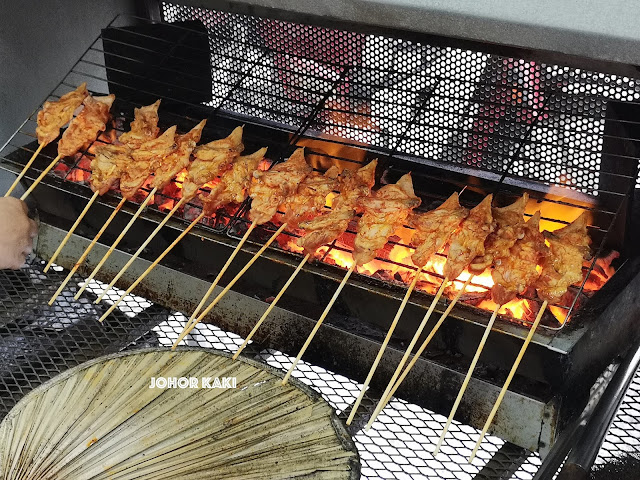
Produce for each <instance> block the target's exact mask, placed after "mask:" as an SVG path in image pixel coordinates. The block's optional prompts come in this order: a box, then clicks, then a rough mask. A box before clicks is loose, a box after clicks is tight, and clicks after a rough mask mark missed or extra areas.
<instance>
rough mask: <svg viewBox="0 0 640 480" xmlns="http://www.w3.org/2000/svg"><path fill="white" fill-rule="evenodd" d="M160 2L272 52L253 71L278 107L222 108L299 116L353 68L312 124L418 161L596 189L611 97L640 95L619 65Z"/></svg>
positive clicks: (222, 43) (216, 38) (173, 16)
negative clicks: (571, 63)
mask: <svg viewBox="0 0 640 480" xmlns="http://www.w3.org/2000/svg"><path fill="white" fill-rule="evenodd" d="M162 10H163V15H164V19H165V20H167V21H169V22H174V21H178V20H191V19H198V20H200V21H202V22H203V23H204V24H205V25H206V26H207V28H208V29H209V32H210V35H211V36H212V42H214V43H215V46H216V49H218V51H221V52H224V51H225V49H228V48H232V46H233V45H234V44H235V43H236V42H240V43H244V44H246V45H248V46H255V45H265V46H266V47H268V48H269V49H270V50H271V51H272V52H273V53H272V54H270V55H268V56H265V57H264V58H263V60H262V63H261V65H260V66H259V67H254V68H253V70H254V72H255V75H254V74H251V75H250V77H252V78H253V77H255V78H259V79H260V81H261V82H264V83H267V84H270V83H271V82H273V84H274V85H275V86H274V89H275V90H274V92H276V93H277V98H278V99H279V100H278V101H277V102H276V103H275V104H274V107H277V108H276V110H277V111H278V112H279V115H270V114H269V113H267V112H265V111H264V110H256V109H255V103H254V102H252V100H255V99H253V98H252V97H251V95H250V94H249V93H247V94H246V95H245V94H243V92H242V90H240V91H239V92H237V94H236V95H234V99H233V101H227V102H226V103H225V104H224V105H223V108H230V109H232V110H235V111H237V112H240V113H245V114H247V115H260V116H261V117H262V118H266V119H273V120H276V121H284V123H288V124H290V125H292V126H295V125H296V123H295V118H296V117H297V116H298V115H299V114H300V109H301V105H300V103H301V102H302V103H304V102H305V101H308V100H309V99H310V97H309V94H308V89H311V90H313V86H314V82H331V81H335V80H337V79H338V78H339V77H340V75H345V77H344V81H342V82H340V85H339V86H338V88H337V89H336V90H335V91H334V92H333V93H332V95H331V96H330V97H329V98H328V100H327V101H326V102H325V104H324V106H323V108H322V110H321V111H320V112H319V114H318V116H317V118H316V119H315V120H314V122H313V123H312V124H311V126H310V128H311V129H312V130H316V131H318V132H321V133H322V134H324V135H327V136H337V137H341V138H344V139H348V140H351V141H353V142H359V143H363V144H367V145H370V146H371V147H372V148H373V149H376V148H378V149H380V150H383V151H384V150H390V149H393V148H394V147H396V146H397V149H398V151H399V152H401V153H405V154H408V155H411V156H414V157H416V159H417V161H421V160H422V161H430V160H432V161H440V162H449V163H453V164H456V165H458V166H460V167H477V168H480V169H482V170H486V171H490V172H496V173H502V172H503V171H504V170H505V167H506V166H508V172H507V175H508V176H509V177H514V178H518V177H524V178H529V179H537V180H540V181H542V182H543V183H545V184H547V185H564V186H569V187H572V188H574V189H577V190H579V191H582V192H585V193H589V194H595V195H597V194H598V190H599V185H600V183H601V182H600V180H601V178H600V175H601V172H600V170H601V169H600V166H601V155H602V145H603V140H604V139H605V138H606V136H607V134H606V133H605V130H604V120H605V115H606V110H607V105H608V103H609V102H610V101H623V102H633V103H636V102H637V101H638V99H639V98H640V86H639V85H638V83H637V81H636V80H634V79H631V78H627V77H620V76H617V75H607V74H603V73H596V72H589V71H585V70H581V69H574V68H568V67H562V66H557V65H546V64H541V63H537V62H531V61H526V60H523V59H518V58H506V57H501V56H497V55H489V54H486V53H483V52H476V51H469V50H462V49H458V48H450V47H437V46H432V45H426V44H423V43H418V42H412V41H408V40H402V39H398V38H391V37H384V36H379V35H365V34H358V33H354V32H349V31H342V30H332V29H327V28H321V27H313V26H305V25H299V24H294V23H289V22H284V21H278V20H270V19H261V18H257V17H249V16H245V15H239V14H231V13H224V12H215V11H209V10H204V9H199V8H195V7H185V6H180V5H175V4H171V3H167V2H163V4H162ZM214 51H215V50H214ZM248 51H249V52H251V49H250V48H249V50H248ZM218 55H220V54H219V53H215V54H213V55H212V68H213V70H214V71H216V70H218V59H217V58H216V57H217V56H218ZM343 68H346V69H348V72H346V73H345V71H344V70H343ZM297 72H306V75H305V76H299V74H298V73H297ZM219 74H220V75H225V74H224V73H219ZM309 74H312V78H310V77H309ZM232 80H233V78H232V77H231V76H229V77H227V81H228V82H231V81H232ZM245 81H247V82H249V81H250V80H245ZM265 81H266V82H265ZM283 99H287V100H286V101H285V100H283ZM312 100H315V98H313V99H312ZM245 104H249V105H248V106H247V105H245ZM418 111H419V112H418ZM285 113H286V114H288V115H285ZM416 113H418V115H417V120H416V122H415V123H414V124H412V125H411V128H410V129H408V126H409V123H410V122H411V120H412V119H413V118H414V117H415V116H416ZM287 116H288V118H287ZM407 129H408V130H407ZM405 132H406V135H405ZM404 136H406V138H403V137H404ZM516 150H518V155H517V158H515V159H514V154H515V152H516Z"/></svg>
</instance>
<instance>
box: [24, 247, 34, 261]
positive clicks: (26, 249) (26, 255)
mask: <svg viewBox="0 0 640 480" xmlns="http://www.w3.org/2000/svg"><path fill="white" fill-rule="evenodd" d="M32 252H33V245H28V246H26V247H25V248H24V250H22V254H23V255H24V257H25V258H26V257H28V256H29V255H31V253H32Z"/></svg>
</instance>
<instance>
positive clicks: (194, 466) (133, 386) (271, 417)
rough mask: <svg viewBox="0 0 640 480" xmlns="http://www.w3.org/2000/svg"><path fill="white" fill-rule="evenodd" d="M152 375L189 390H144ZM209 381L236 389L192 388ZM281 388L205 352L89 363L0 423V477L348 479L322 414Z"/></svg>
mask: <svg viewBox="0 0 640 480" xmlns="http://www.w3.org/2000/svg"><path fill="white" fill-rule="evenodd" d="M152 377H155V378H156V379H157V378H160V377H163V378H167V379H170V378H178V379H179V378H181V377H184V378H193V379H195V380H191V381H192V382H195V381H197V382H198V385H197V386H195V385H194V387H195V388H151V385H152ZM216 377H217V378H219V379H221V382H220V386H222V387H229V385H230V381H227V382H226V385H225V381H224V378H235V379H236V388H202V386H203V379H205V383H204V385H205V386H219V384H218V382H216V381H215V378H216ZM281 379H282V375H281V374H280V373H279V372H277V371H276V370H271V369H269V367H266V366H264V365H261V364H258V363H256V362H252V361H247V360H238V361H232V360H231V358H229V356H228V355H226V354H224V353H219V352H216V353H213V352H211V351H210V350H207V351H205V350H196V349H185V350H178V351H176V352H171V351H168V350H164V349H162V350H159V349H158V350H155V349H154V350H144V351H138V352H133V353H124V354H116V355H111V356H107V357H102V358H99V359H96V360H93V361H91V362H88V363H85V364H82V365H80V366H78V367H76V368H73V369H71V370H68V371H66V372H65V373H63V374H62V375H59V376H57V377H55V378H54V379H52V380H50V381H49V382H47V383H45V384H43V385H41V386H40V387H38V388H37V389H35V390H34V391H32V392H31V393H29V394H28V395H26V396H25V397H24V398H23V399H22V400H21V401H20V402H19V403H18V404H17V405H16V406H15V407H14V408H13V410H12V411H11V412H10V413H9V414H8V415H7V416H6V417H5V419H4V420H3V421H2V424H0V478H2V479H3V480H17V479H25V480H26V479H32V480H39V479H79V480H84V479H107V478H108V479H122V480H124V479H134V478H135V479H154V480H155V479H165V478H166V479H169V478H170V479H176V478H186V479H200V478H202V479H205V478H206V479H285V478H295V479H298V478H300V479H302V478H314V479H354V478H359V475H360V468H359V459H358V454H357V451H356V448H355V446H354V444H353V442H352V441H351V438H350V437H349V435H348V434H347V432H346V431H345V429H344V427H343V426H342V424H341V423H340V421H339V420H338V419H337V417H336V416H335V414H334V413H333V410H332V409H331V407H330V406H329V405H327V403H326V402H325V401H324V400H323V399H322V398H320V397H319V396H318V395H317V394H315V393H314V392H313V391H311V390H310V389H308V388H307V387H305V386H303V385H302V384H300V383H299V382H295V381H294V382H290V383H289V384H287V385H285V386H283V385H282V384H281ZM183 382H185V381H183ZM159 384H160V385H161V386H164V384H163V382H160V383H159ZM182 385H183V386H184V383H182Z"/></svg>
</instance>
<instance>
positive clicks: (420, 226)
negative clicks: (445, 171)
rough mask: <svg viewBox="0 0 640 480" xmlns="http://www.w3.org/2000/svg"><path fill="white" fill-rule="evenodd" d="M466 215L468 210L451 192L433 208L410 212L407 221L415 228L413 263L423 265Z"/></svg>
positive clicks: (456, 195) (445, 241)
mask: <svg viewBox="0 0 640 480" xmlns="http://www.w3.org/2000/svg"><path fill="white" fill-rule="evenodd" d="M467 215H469V210H467V209H466V208H464V207H461V206H460V202H459V199H458V194H457V193H453V194H452V195H451V196H450V197H449V198H448V199H447V200H446V201H445V202H444V203H443V204H442V205H440V206H439V207H438V208H436V209H435V210H431V211H429V212H424V213H411V215H409V219H408V223H409V226H411V227H413V228H415V232H413V238H412V241H411V243H412V244H413V245H415V246H416V250H415V252H413V255H412V256H411V260H413V263H414V264H415V265H417V266H418V267H424V266H425V265H426V264H427V261H429V258H430V257H431V255H433V254H434V253H436V252H437V251H438V250H440V249H441V248H442V247H443V246H444V245H445V244H446V243H447V242H448V241H449V239H450V238H451V235H453V232H455V231H456V229H457V228H458V226H459V225H460V223H461V222H462V220H464V219H465V217H466V216H467Z"/></svg>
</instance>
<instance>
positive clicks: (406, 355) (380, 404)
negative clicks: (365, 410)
mask: <svg viewBox="0 0 640 480" xmlns="http://www.w3.org/2000/svg"><path fill="white" fill-rule="evenodd" d="M447 283H449V279H448V278H446V277H445V279H444V280H442V283H441V284H440V288H439V289H438V292H437V293H436V296H435V297H434V298H433V301H432V302H431V305H430V306H429V310H427V313H426V314H425V315H424V318H423V319H422V323H420V325H419V326H418V330H417V331H416V333H415V335H414V336H413V338H412V339H411V343H410V344H409V346H408V347H407V350H406V351H405V352H404V355H403V356H402V359H401V360H400V363H399V364H398V366H397V367H396V371H395V372H394V373H393V376H392V377H391V380H390V381H389V384H388V385H387V388H386V389H385V391H384V393H383V394H382V397H381V398H380V401H379V402H378V406H377V407H376V409H375V410H374V412H373V415H372V416H371V419H370V420H369V423H367V426H366V427H365V430H366V431H368V430H369V429H370V428H371V425H372V424H373V422H374V421H375V419H376V417H377V416H378V414H379V413H380V412H381V411H382V409H383V408H384V405H385V399H386V398H387V396H388V395H389V392H390V391H391V389H392V388H393V385H394V382H395V381H396V379H397V378H398V375H400V373H401V371H402V367H404V364H405V363H406V362H407V359H408V358H409V355H411V351H412V350H413V347H414V346H415V344H416V342H417V341H418V338H420V334H421V333H422V330H424V327H425V326H426V325H427V322H428V321H429V318H431V315H432V314H433V310H434V309H435V308H436V304H437V303H438V300H440V297H441V296H442V292H444V287H445V286H446V285H447Z"/></svg>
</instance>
